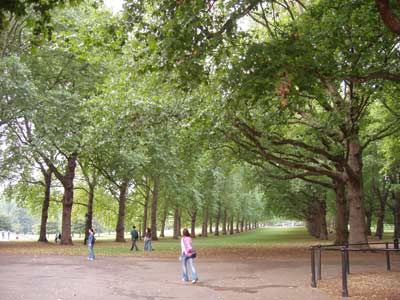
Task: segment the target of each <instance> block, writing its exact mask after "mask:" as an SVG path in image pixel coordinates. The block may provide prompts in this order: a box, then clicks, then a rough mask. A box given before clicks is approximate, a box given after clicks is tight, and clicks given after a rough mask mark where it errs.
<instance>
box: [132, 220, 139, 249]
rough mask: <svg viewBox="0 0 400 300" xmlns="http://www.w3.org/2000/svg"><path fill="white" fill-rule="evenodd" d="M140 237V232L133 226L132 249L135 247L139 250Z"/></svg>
mask: <svg viewBox="0 0 400 300" xmlns="http://www.w3.org/2000/svg"><path fill="white" fill-rule="evenodd" d="M138 238H139V234H138V232H137V231H136V227H135V226H132V230H131V240H132V247H131V251H132V250H133V248H135V250H136V251H139V249H138V246H137V245H136V243H137V240H138Z"/></svg>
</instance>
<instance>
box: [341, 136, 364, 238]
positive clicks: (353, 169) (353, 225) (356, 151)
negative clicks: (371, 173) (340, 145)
mask: <svg viewBox="0 0 400 300" xmlns="http://www.w3.org/2000/svg"><path fill="white" fill-rule="evenodd" d="M348 151H349V153H348V162H347V170H346V173H347V187H348V197H347V198H348V200H349V225H350V234H349V243H350V244H363V243H368V238H367V235H366V232H365V228H366V225H365V210H364V201H363V200H364V199H363V181H362V180H363V178H362V149H361V146H360V141H359V137H358V132H356V129H354V130H353V135H352V136H351V137H350V138H349V141H348Z"/></svg>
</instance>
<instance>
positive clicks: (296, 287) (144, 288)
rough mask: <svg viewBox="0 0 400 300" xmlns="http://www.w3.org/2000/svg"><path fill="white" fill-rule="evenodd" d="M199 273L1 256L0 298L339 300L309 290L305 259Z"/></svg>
mask: <svg viewBox="0 0 400 300" xmlns="http://www.w3.org/2000/svg"><path fill="white" fill-rule="evenodd" d="M196 269H197V272H198V275H199V282H198V283H196V284H190V283H186V282H182V280H181V271H180V263H179V261H178V259H177V258H176V259H173V258H156V257H151V258H147V257H97V258H96V260H94V261H88V260H87V258H86V257H82V256H55V255H47V256H45V255H39V256H29V255H11V254H0V299H1V300H18V299H29V300H80V299H85V300H88V299H95V300H117V299H118V300H125V299H135V300H164V299H176V300H187V299H192V300H208V299H210V300H225V299H226V300H239V299H240V300H247V299H248V300H250V299H251V300H261V299H262V300H275V299H276V300H278V299H282V300H295V299H306V300H334V299H337V297H334V296H331V295H328V294H327V293H326V291H324V290H323V289H312V288H310V271H309V261H308V260H307V258H302V259H298V258H285V257H284V258H276V257H271V258H269V259H265V258H264V259H262V260H261V259H248V260H235V259H221V260H218V259H213V260H207V259H202V258H199V259H196ZM335 272H336V270H335Z"/></svg>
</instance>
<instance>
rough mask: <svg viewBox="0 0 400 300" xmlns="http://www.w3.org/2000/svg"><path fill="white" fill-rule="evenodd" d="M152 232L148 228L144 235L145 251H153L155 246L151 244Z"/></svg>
mask: <svg viewBox="0 0 400 300" xmlns="http://www.w3.org/2000/svg"><path fill="white" fill-rule="evenodd" d="M151 240H152V233H151V229H150V228H147V229H146V234H145V236H144V251H153V246H152V245H151Z"/></svg>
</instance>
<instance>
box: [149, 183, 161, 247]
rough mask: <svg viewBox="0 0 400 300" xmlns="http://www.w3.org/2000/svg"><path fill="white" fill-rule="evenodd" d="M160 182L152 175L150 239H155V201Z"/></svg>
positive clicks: (156, 200) (156, 238)
mask: <svg viewBox="0 0 400 300" xmlns="http://www.w3.org/2000/svg"><path fill="white" fill-rule="evenodd" d="M159 184H160V178H159V177H158V176H155V177H154V187H153V197H152V199H151V200H152V201H151V232H152V240H153V241H157V240H158V237H157V202H158V188H159Z"/></svg>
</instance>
